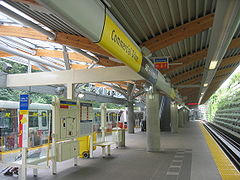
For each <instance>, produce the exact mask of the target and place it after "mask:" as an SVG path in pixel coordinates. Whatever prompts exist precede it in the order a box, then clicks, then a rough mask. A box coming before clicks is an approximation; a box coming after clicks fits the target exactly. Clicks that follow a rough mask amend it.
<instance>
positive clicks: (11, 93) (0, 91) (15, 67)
mask: <svg viewBox="0 0 240 180" xmlns="http://www.w3.org/2000/svg"><path fill="white" fill-rule="evenodd" d="M1 60H2V61H0V71H4V69H3V64H4V62H6V63H8V64H10V65H12V69H11V70H10V71H9V72H8V73H9V74H17V73H25V72H27V66H25V65H22V64H19V63H15V62H11V61H8V60H5V59H3V58H2V59H1ZM33 72H35V71H34V70H33ZM20 94H30V97H31V100H32V102H33V103H46V104H49V103H51V102H52V97H53V96H52V95H47V94H40V93H36V92H28V91H21V90H14V89H10V88H0V100H7V101H19V96H20Z"/></svg>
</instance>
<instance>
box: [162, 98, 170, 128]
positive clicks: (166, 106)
mask: <svg viewBox="0 0 240 180" xmlns="http://www.w3.org/2000/svg"><path fill="white" fill-rule="evenodd" d="M161 97H162V100H163V101H162V103H161V104H162V106H163V107H161V108H162V114H161V121H160V122H161V124H160V127H161V131H171V100H170V99H169V98H168V97H167V96H161Z"/></svg>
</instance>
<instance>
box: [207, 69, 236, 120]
mask: <svg viewBox="0 0 240 180" xmlns="http://www.w3.org/2000/svg"><path fill="white" fill-rule="evenodd" d="M235 101H240V73H237V74H235V75H234V76H233V77H232V78H231V80H230V82H229V84H228V86H227V87H226V88H221V89H219V90H217V91H216V92H215V93H214V94H213V95H212V96H211V98H210V99H209V101H208V120H209V121H213V118H214V116H215V114H216V112H217V111H218V110H222V109H224V108H229V107H231V106H233V104H234V102H235Z"/></svg>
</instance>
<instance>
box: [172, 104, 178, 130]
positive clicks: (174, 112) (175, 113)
mask: <svg viewBox="0 0 240 180" xmlns="http://www.w3.org/2000/svg"><path fill="white" fill-rule="evenodd" d="M171 132H172V133H177V132H178V110H177V105H176V103H174V102H172V103H171Z"/></svg>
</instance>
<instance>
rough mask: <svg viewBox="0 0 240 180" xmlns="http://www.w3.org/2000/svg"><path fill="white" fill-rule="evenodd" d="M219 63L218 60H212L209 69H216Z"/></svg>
mask: <svg viewBox="0 0 240 180" xmlns="http://www.w3.org/2000/svg"><path fill="white" fill-rule="evenodd" d="M217 63H218V61H216V60H213V61H211V63H210V66H209V69H215V68H216V66H217Z"/></svg>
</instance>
